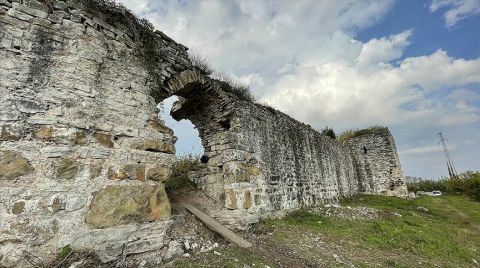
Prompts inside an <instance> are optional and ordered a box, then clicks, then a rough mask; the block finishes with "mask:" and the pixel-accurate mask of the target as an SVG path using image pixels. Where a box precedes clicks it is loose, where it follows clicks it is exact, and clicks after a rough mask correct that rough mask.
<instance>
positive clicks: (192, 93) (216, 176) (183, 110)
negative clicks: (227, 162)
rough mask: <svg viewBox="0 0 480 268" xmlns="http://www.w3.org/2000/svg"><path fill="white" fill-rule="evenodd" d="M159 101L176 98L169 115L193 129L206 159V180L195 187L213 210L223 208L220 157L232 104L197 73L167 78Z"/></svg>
mask: <svg viewBox="0 0 480 268" xmlns="http://www.w3.org/2000/svg"><path fill="white" fill-rule="evenodd" d="M164 92H166V93H167V94H165V95H164V96H163V97H162V98H168V97H170V96H173V95H175V96H178V97H179V100H178V101H176V102H175V103H174V105H173V107H172V110H171V111H170V114H171V115H172V117H173V118H174V119H175V120H177V121H180V120H182V119H186V120H189V121H190V122H192V124H193V125H194V126H195V127H196V128H197V130H198V132H199V136H200V139H201V141H202V146H203V148H204V155H205V156H206V159H208V161H206V162H207V163H206V176H205V177H204V178H203V179H202V180H201V182H200V183H199V187H200V188H201V189H202V190H203V191H204V192H205V194H206V195H207V196H208V197H210V198H211V200H212V201H213V202H214V203H215V204H216V207H217V208H220V207H223V206H224V202H225V201H224V199H225V194H224V193H225V190H224V183H223V176H224V172H223V163H222V156H223V152H224V151H225V150H228V149H230V148H231V146H229V144H231V143H232V141H231V138H232V135H231V130H232V119H233V118H232V116H233V109H234V101H232V99H231V97H230V96H228V94H227V93H226V92H224V91H223V90H221V89H220V88H219V86H218V85H217V84H216V82H215V81H213V80H211V79H210V78H209V77H206V76H205V75H203V74H202V73H201V72H200V71H199V70H196V69H193V70H187V71H183V72H181V73H180V74H178V75H177V76H175V77H173V78H171V79H170V80H169V81H168V82H167V83H166V87H165V88H164Z"/></svg>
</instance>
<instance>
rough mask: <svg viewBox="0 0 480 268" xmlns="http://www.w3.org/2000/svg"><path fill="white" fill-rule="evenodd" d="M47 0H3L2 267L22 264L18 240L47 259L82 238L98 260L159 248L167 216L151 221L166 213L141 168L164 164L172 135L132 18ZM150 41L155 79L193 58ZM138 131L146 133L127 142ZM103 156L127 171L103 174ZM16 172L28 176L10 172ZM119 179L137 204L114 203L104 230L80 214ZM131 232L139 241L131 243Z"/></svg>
mask: <svg viewBox="0 0 480 268" xmlns="http://www.w3.org/2000/svg"><path fill="white" fill-rule="evenodd" d="M43 2H44V1H43ZM12 3H16V4H12ZM48 4H49V7H50V8H52V10H49V7H47V6H46V5H45V4H43V3H40V2H39V1H35V0H28V1H27V0H25V1H21V0H13V1H8V0H7V1H3V2H2V1H1V0H0V28H1V30H0V62H1V63H2V68H0V77H1V79H0V88H1V89H2V94H1V95H0V131H1V132H0V146H1V149H0V150H1V153H0V179H1V180H2V187H0V219H1V220H0V222H1V224H0V234H2V235H1V236H2V239H4V236H7V237H5V239H8V240H9V241H18V242H15V244H8V245H6V244H1V242H0V244H1V245H0V266H2V267H3V266H7V267H24V266H28V265H29V264H28V263H25V262H26V260H25V259H24V258H22V256H23V255H22V252H23V251H28V252H32V253H34V254H36V255H38V256H42V258H43V257H45V258H46V259H47V258H49V257H52V255H54V254H55V253H54V252H55V250H54V249H58V248H59V247H60V248H61V247H62V246H64V245H67V244H71V245H72V246H74V244H75V245H78V243H80V242H79V241H82V243H85V244H84V248H85V249H94V250H96V251H97V253H99V254H100V255H101V256H102V260H111V259H112V258H116V257H117V256H119V254H121V252H122V250H125V251H126V253H127V254H137V253H142V252H147V251H151V250H158V249H161V248H162V247H163V246H164V243H165V241H164V239H166V238H164V235H165V232H166V229H167V228H168V227H169V226H170V225H171V222H163V221H160V220H161V219H163V218H167V215H168V213H167V212H168V211H169V208H168V199H167V196H166V195H165V194H164V193H162V191H161V190H156V189H157V188H156V186H152V185H151V184H154V183H155V181H153V180H151V179H149V180H147V179H146V177H147V176H146V173H147V171H148V170H146V168H145V167H148V168H149V169H150V168H152V167H155V166H156V165H158V166H165V167H166V168H168V167H170V166H171V165H172V163H173V162H174V159H175V156H174V155H173V154H172V152H174V146H173V144H174V143H175V139H174V138H173V131H172V130H171V129H169V128H167V127H166V126H164V122H162V121H161V120H158V115H157V114H158V110H157V108H156V105H157V104H158V102H155V101H154V98H153V97H152V96H150V95H149V92H152V95H156V96H157V97H156V98H157V101H160V99H161V98H160V94H159V92H154V91H158V88H159V87H158V85H153V84H152V83H150V81H152V80H150V79H148V77H147V76H148V74H149V73H150V70H148V69H146V66H145V59H144V58H142V57H141V54H142V53H138V48H137V46H136V44H135V43H134V41H133V39H134V38H136V37H130V36H128V34H130V33H133V32H134V31H133V28H132V27H133V25H121V23H120V24H115V25H110V23H108V24H107V23H106V19H107V18H108V16H109V15H106V14H103V13H102V14H100V13H98V11H97V9H95V8H92V9H91V10H90V11H91V12H89V14H86V12H84V10H82V9H83V8H85V6H84V5H79V4H78V1H73V0H72V1H70V0H69V1H58V0H53V1H48ZM74 6H75V7H74ZM98 10H101V9H98ZM92 12H93V13H94V14H92ZM110 15H111V14H110ZM117 15H118V16H123V15H124V14H122V13H119V14H117ZM117 15H115V16H117ZM106 16H107V17H106ZM116 18H118V17H116ZM137 26H139V25H137ZM137 26H135V27H137ZM137 30H138V28H137ZM125 32H127V34H126V35H125V36H124V33H125ZM155 38H157V37H155ZM138 41H139V40H138V38H136V40H135V42H138ZM152 41H154V43H152V44H154V45H155V42H157V41H158V43H157V44H156V45H155V46H157V47H156V50H157V48H158V51H164V52H165V53H164V54H162V55H159V56H160V57H159V58H158V59H159V66H158V68H157V67H155V69H156V70H158V74H159V76H158V77H157V78H158V82H159V83H163V82H164V81H165V80H167V79H168V78H169V77H170V76H172V75H174V73H175V72H177V71H180V70H185V69H188V68H191V64H190V63H189V62H188V55H187V53H186V48H185V47H183V46H179V45H178V44H177V43H175V42H174V41H173V40H166V39H165V40H163V39H161V37H158V38H157V40H156V41H155V40H152ZM162 53H163V52H162ZM157 78H156V79H155V80H157ZM146 81H147V82H148V83H145V82H146ZM162 98H163V97H162ZM151 121H154V122H156V123H154V124H152V123H151ZM139 140H148V141H153V142H149V143H147V146H146V147H145V148H144V147H143V143H142V147H141V149H140V150H135V149H132V144H134V143H136V142H138V141H139ZM145 150H149V151H152V152H155V153H152V152H148V151H145ZM7 151H11V152H12V154H9V153H7V154H6V156H5V153H4V152H7ZM157 152H159V153H157ZM166 152H169V153H166ZM6 158H8V161H6V162H5V161H4V160H5V159H6ZM7 162H8V164H7ZM33 167H35V169H34V168H33ZM102 167H103V169H102ZM110 167H115V169H114V171H115V172H117V171H118V170H119V169H122V172H123V173H124V174H122V173H120V175H118V174H117V176H118V177H119V178H117V179H115V180H109V179H108V177H109V176H111V172H108V170H109V168H110ZM165 173H167V171H166V170H157V171H156V172H152V171H150V178H152V179H156V180H158V181H159V182H160V181H163V180H164V177H165V176H166V175H165ZM22 176H23V177H25V179H27V178H28V182H26V181H25V182H23V181H20V180H18V179H19V178H20V179H21V178H23V177H22ZM122 176H124V177H125V179H129V180H119V179H121V177H122ZM130 179H131V180H130ZM17 180H18V181H17ZM127 185H129V187H132V189H134V188H137V189H138V191H137V192H133V195H134V196H136V197H135V198H136V199H135V201H136V202H138V209H139V211H140V212H141V213H133V214H131V215H130V214H129V213H126V214H121V213H120V212H119V210H117V212H118V214H116V213H117V212H116V213H114V215H115V216H112V217H110V218H109V217H107V220H110V223H111V222H118V224H121V225H118V224H117V225H115V226H112V227H110V228H106V227H105V228H104V229H101V230H100V229H97V228H96V227H94V226H92V225H90V224H88V223H86V222H85V215H88V214H89V208H90V203H91V199H92V193H93V192H95V191H98V189H106V188H107V187H109V186H112V187H113V186H116V187H127ZM162 189H163V188H162ZM119 191H120V190H119ZM132 191H133V190H132ZM125 192H129V191H125ZM127 194H128V193H127ZM142 198H143V199H142ZM97 200H98V199H97ZM113 200H115V198H113ZM19 202H25V207H24V208H23V209H22V208H21V204H22V203H19ZM106 202H107V203H108V202H110V201H108V200H107V201H106ZM15 204H16V205H15ZM113 205H114V204H112V206H113ZM121 208H122V207H120V209H121ZM123 208H126V209H127V212H128V206H127V205H125V206H123ZM12 209H13V211H12ZM13 212H15V213H20V214H17V215H18V216H17V215H16V214H13ZM118 215H124V216H125V217H121V216H118ZM117 216H118V217H117ZM99 217H100V216H99ZM20 218H21V221H22V222H23V223H22V225H21V226H22V227H18V226H20V225H19V224H18V222H17V221H18V220H20ZM157 218H159V221H155V222H150V221H152V220H155V219H157ZM90 219H93V218H92V217H90ZM112 219H115V221H113V220H112ZM125 222H130V223H129V224H125ZM167 223H168V224H167ZM107 225H108V224H107ZM12 226H17V227H18V228H17V227H15V228H13V227H12ZM102 226H103V225H102ZM138 232H140V233H138ZM90 234H92V235H90ZM147 234H149V235H150V237H146V235H147ZM136 237H138V238H141V239H142V241H136V242H132V240H134V239H136ZM77 242H78V243H77ZM124 244H125V245H127V246H125V248H124V249H123V248H122V247H123V245H124ZM167 244H168V240H167ZM130 245H131V246H130ZM159 254H160V253H159ZM6 256H8V258H7V257H6ZM53 257H54V256H53ZM159 258H161V256H159Z"/></svg>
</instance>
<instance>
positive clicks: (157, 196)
mask: <svg viewBox="0 0 480 268" xmlns="http://www.w3.org/2000/svg"><path fill="white" fill-rule="evenodd" d="M85 1H90V0H82V1H74V0H67V1H59V0H56V1H47V3H49V5H48V6H47V5H45V4H42V3H40V2H37V1H35V0H0V62H1V63H2V68H0V92H1V95H0V131H1V132H0V219H1V221H0V266H1V265H5V266H15V265H17V266H25V265H26V258H25V256H26V253H28V254H33V255H36V256H38V257H40V258H42V259H47V257H52V256H55V253H56V252H57V251H58V250H59V249H61V248H62V247H63V246H65V245H71V246H72V247H73V248H75V249H93V250H95V251H96V252H97V253H98V254H100V257H101V258H102V260H103V261H108V260H111V259H115V258H117V257H118V256H119V255H120V254H126V255H129V254H137V253H142V252H149V251H155V252H158V253H157V254H156V255H157V256H159V258H160V259H162V256H163V255H162V252H163V251H165V250H167V249H166V248H167V247H166V245H167V244H168V243H170V242H171V241H170V242H169V240H170V239H169V237H168V230H169V227H170V226H171V225H172V224H174V221H173V220H171V218H170V203H169V199H168V197H167V195H166V193H165V190H164V184H163V182H164V181H165V180H166V179H167V178H168V176H169V174H170V167H171V165H172V164H173V162H174V161H175V156H174V153H175V148H174V143H175V140H176V138H175V137H174V135H173V134H174V133H173V132H172V130H171V129H169V128H168V127H166V126H165V125H164V123H163V122H161V121H159V120H158V119H157V110H156V108H155V107H156V104H157V103H159V102H161V101H162V100H163V99H165V98H167V97H169V96H171V95H177V96H179V97H180V101H179V102H178V103H176V104H175V107H174V109H173V111H172V114H173V116H174V117H175V118H176V119H189V120H191V121H192V123H193V124H194V125H195V126H196V127H197V129H198V130H199V134H200V137H201V139H202V144H203V146H204V149H205V155H206V157H207V159H208V162H207V163H206V168H205V170H204V171H203V172H201V173H202V174H205V175H204V177H203V178H197V179H196V180H197V181H198V182H199V187H200V189H201V190H202V191H204V192H205V193H206V195H207V196H208V197H210V199H211V200H212V206H211V207H209V208H207V209H209V210H210V211H209V213H210V214H211V215H213V216H215V217H216V218H217V219H219V220H221V221H223V222H225V223H228V224H230V225H231V226H233V227H236V228H246V227H248V225H249V224H251V223H254V222H258V220H259V219H260V218H262V217H268V216H271V215H276V214H278V213H284V212H286V211H289V210H292V209H297V208H300V207H303V206H306V207H308V206H314V205H317V204H320V203H323V202H331V201H336V200H338V199H339V198H341V197H344V196H350V195H352V194H354V193H357V192H367V193H379V194H398V193H403V192H402V191H403V189H405V188H404V185H402V183H401V177H402V174H401V169H400V164H399V161H398V155H397V154H396V148H395V144H394V141H393V138H392V137H391V135H390V134H389V132H388V131H387V130H386V131H385V132H382V134H372V135H369V136H360V137H356V138H354V139H351V140H350V141H348V143H346V144H341V143H339V142H337V141H335V140H332V139H331V138H329V137H326V136H323V135H320V134H319V133H318V132H317V131H315V130H314V129H312V128H311V127H310V126H308V125H305V124H302V123H301V122H299V121H297V120H294V119H293V118H291V117H289V116H287V115H286V114H283V113H281V112H279V111H276V110H273V109H271V108H267V107H264V106H261V105H258V104H254V103H251V102H247V101H242V100H240V99H239V98H238V97H236V96H235V95H234V94H232V93H229V90H226V88H225V87H226V86H227V87H228V85H227V84H225V83H222V82H220V81H217V80H213V79H211V78H209V77H208V76H206V75H205V74H204V73H202V72H201V71H200V70H198V69H196V68H194V67H193V66H192V64H191V63H190V62H189V60H188V57H187V53H186V50H187V49H186V48H185V47H183V46H182V45H180V44H177V43H175V42H174V41H173V40H171V39H170V38H168V37H167V36H165V35H164V34H162V33H161V32H155V33H154V32H153V31H151V30H150V29H147V31H145V29H144V28H142V27H144V25H141V24H138V21H131V17H129V16H128V14H125V13H124V12H120V13H118V12H117V13H115V11H114V10H113V11H111V12H113V13H114V15H115V18H116V19H115V20H113V23H109V22H107V21H111V20H109V16H112V13H111V12H110V11H109V12H108V14H107V15H106V14H103V13H102V11H101V10H104V9H101V8H93V9H92V8H90V9H89V10H90V11H92V12H94V13H89V12H87V11H86V9H85V6H84V5H82V3H83V2H85ZM90 2H91V3H92V1H90ZM99 10H100V11H99ZM104 11H105V10H104ZM110 19H111V17H110ZM122 21H123V22H128V23H127V24H122ZM132 25H133V26H132ZM142 29H143V30H142ZM363 146H365V147H367V149H368V150H369V151H368V153H367V154H362V153H361V149H362V148H363ZM359 150H360V152H359ZM392 183H393V184H392ZM392 185H393V186H392ZM392 187H393V190H392Z"/></svg>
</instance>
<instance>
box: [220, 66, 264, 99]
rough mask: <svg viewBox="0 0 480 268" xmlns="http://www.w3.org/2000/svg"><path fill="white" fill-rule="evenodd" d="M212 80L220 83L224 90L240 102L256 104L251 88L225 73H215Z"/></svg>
mask: <svg viewBox="0 0 480 268" xmlns="http://www.w3.org/2000/svg"><path fill="white" fill-rule="evenodd" d="M211 78H212V79H213V80H215V81H216V82H217V83H218V85H219V86H220V87H221V88H222V90H224V91H226V92H230V93H232V94H233V95H235V96H237V97H238V98H239V99H240V100H244V101H248V102H255V96H254V95H253V93H252V91H251V90H250V86H248V85H246V84H244V83H242V82H240V81H238V80H236V79H234V78H232V77H231V76H229V75H227V74H224V73H213V74H212V75H211Z"/></svg>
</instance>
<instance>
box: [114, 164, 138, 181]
mask: <svg viewBox="0 0 480 268" xmlns="http://www.w3.org/2000/svg"><path fill="white" fill-rule="evenodd" d="M108 179H110V180H125V179H130V180H139V181H144V180H145V165H144V164H124V165H122V166H121V167H120V168H118V169H117V168H115V167H110V168H109V169H108Z"/></svg>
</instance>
